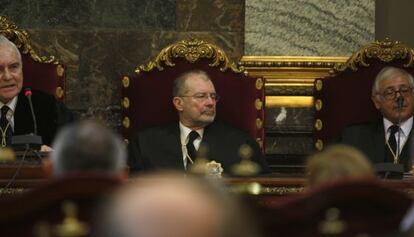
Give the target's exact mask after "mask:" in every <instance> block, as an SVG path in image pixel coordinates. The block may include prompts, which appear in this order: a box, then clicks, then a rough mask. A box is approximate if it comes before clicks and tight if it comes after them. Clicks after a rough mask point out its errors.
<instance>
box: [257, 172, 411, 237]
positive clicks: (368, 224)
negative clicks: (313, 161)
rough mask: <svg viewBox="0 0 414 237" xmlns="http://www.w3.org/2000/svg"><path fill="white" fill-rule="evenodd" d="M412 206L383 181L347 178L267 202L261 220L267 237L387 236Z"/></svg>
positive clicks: (407, 197)
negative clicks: (382, 182)
mask: <svg viewBox="0 0 414 237" xmlns="http://www.w3.org/2000/svg"><path fill="white" fill-rule="evenodd" d="M411 203H412V198H410V197H409V196H408V195H406V194H405V193H402V192H400V191H397V190H393V189H390V188H388V187H385V186H384V184H381V183H380V181H377V180H373V179H372V180H364V179H348V180H341V181H338V182H333V183H328V184H325V185H321V186H319V187H316V188H314V189H313V190H308V191H305V192H303V193H301V194H297V195H294V196H291V197H290V198H285V199H280V198H275V201H274V202H271V201H267V202H266V203H265V207H264V208H263V209H262V212H261V215H260V217H259V218H260V221H261V223H262V228H263V230H264V232H265V236H275V235H277V236H282V237H284V236H286V237H299V236H344V237H345V236H359V235H358V234H361V236H365V235H362V234H366V236H388V234H390V233H393V232H395V231H398V228H399V225H400V222H401V220H402V218H403V217H404V215H405V213H406V211H407V210H408V209H409V207H410V206H411Z"/></svg>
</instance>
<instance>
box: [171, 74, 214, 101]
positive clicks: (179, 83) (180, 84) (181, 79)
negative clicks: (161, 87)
mask: <svg viewBox="0 0 414 237" xmlns="http://www.w3.org/2000/svg"><path fill="white" fill-rule="evenodd" d="M192 75H199V76H201V77H200V78H202V79H204V80H205V81H211V78H210V77H209V76H208V74H207V73H206V72H205V71H203V70H199V69H194V70H190V71H187V72H184V73H182V74H180V75H179V76H178V77H177V78H176V79H175V80H174V84H173V91H172V94H173V96H180V95H183V94H184V89H185V82H186V81H187V79H188V78H189V77H190V76H192Z"/></svg>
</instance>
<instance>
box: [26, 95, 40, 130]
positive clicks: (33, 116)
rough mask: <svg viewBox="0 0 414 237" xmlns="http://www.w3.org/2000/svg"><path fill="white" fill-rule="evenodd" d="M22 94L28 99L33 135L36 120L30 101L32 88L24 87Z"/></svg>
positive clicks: (35, 128)
mask: <svg viewBox="0 0 414 237" xmlns="http://www.w3.org/2000/svg"><path fill="white" fill-rule="evenodd" d="M24 95H25V96H26V97H27V99H28V100H29V106H30V112H31V113H32V119H33V133H34V135H37V120H36V115H35V113H34V109H33V103H32V89H30V88H26V89H24Z"/></svg>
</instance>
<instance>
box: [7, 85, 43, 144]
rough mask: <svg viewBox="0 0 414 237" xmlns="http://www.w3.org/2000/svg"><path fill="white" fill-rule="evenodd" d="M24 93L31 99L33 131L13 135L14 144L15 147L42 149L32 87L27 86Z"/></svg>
mask: <svg viewBox="0 0 414 237" xmlns="http://www.w3.org/2000/svg"><path fill="white" fill-rule="evenodd" d="M24 94H25V96H26V98H27V100H28V101H29V107H30V112H31V115H32V119H33V133H30V134H24V135H17V136H13V137H12V145H13V147H14V148H15V149H19V148H21V147H23V148H24V149H26V150H27V149H29V148H32V149H34V150H40V147H41V145H42V143H43V142H42V137H40V136H38V135H37V122H36V115H35V113H34V109H33V103H32V90H31V89H30V88H26V89H25V91H24Z"/></svg>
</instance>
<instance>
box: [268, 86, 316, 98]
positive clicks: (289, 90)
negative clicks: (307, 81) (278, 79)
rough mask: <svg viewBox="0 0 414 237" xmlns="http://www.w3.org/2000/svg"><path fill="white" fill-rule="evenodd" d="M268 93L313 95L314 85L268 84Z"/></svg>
mask: <svg viewBox="0 0 414 237" xmlns="http://www.w3.org/2000/svg"><path fill="white" fill-rule="evenodd" d="M265 91H266V95H294V96H312V95H313V87H312V86H266V89H265Z"/></svg>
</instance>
